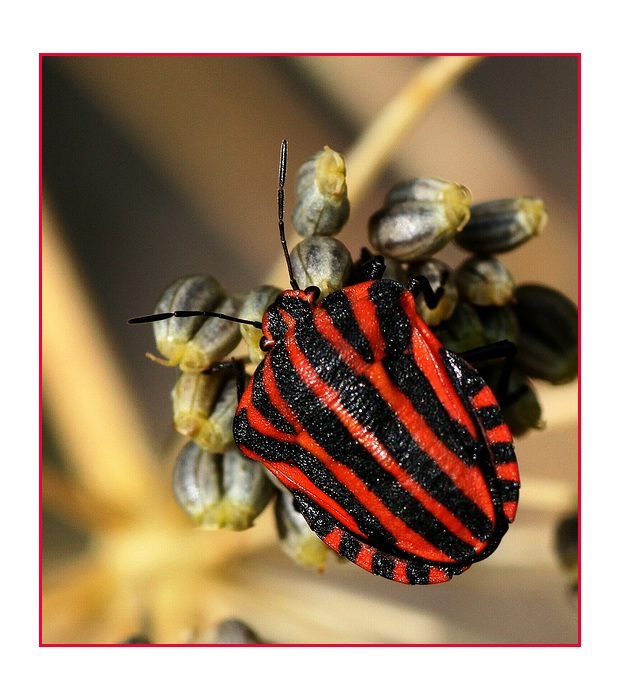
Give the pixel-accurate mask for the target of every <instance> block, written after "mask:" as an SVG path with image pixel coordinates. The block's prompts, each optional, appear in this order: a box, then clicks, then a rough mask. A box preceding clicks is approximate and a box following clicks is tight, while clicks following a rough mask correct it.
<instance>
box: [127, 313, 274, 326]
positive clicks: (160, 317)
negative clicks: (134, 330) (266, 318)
mask: <svg viewBox="0 0 620 700" xmlns="http://www.w3.org/2000/svg"><path fill="white" fill-rule="evenodd" d="M190 316H209V317H211V318H223V319H224V320H225V321H234V322H235V323H246V324H247V325H248V326H254V328H262V327H263V324H262V323H261V322H260V321H248V319H246V318H237V317H236V316H229V315H228V314H220V313H218V312H217V311H166V312H164V313H161V314H149V315H148V316H136V318H130V319H129V321H127V323H131V324H135V323H153V322H154V321H165V320H166V319H167V318H173V317H175V318H188V317H190Z"/></svg>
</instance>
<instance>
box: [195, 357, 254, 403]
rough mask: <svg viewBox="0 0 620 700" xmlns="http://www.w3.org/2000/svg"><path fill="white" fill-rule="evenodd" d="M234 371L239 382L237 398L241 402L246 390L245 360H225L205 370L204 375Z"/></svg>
mask: <svg viewBox="0 0 620 700" xmlns="http://www.w3.org/2000/svg"><path fill="white" fill-rule="evenodd" d="M226 370H232V371H233V372H234V374H235V379H236V380H237V398H238V399H239V400H241V396H242V395H243V392H244V390H245V360H244V359H242V358H232V359H230V360H223V361H222V362H218V363H217V364H215V365H212V366H211V367H209V368H208V369H205V370H203V372H202V373H203V374H215V373H216V372H224V371H226Z"/></svg>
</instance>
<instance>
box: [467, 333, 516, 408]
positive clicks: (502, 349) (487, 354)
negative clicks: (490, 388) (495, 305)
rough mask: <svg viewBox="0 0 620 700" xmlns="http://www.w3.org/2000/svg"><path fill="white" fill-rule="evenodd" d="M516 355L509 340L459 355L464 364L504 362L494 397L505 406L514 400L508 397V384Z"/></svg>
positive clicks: (514, 348) (513, 346) (514, 346)
mask: <svg viewBox="0 0 620 700" xmlns="http://www.w3.org/2000/svg"><path fill="white" fill-rule="evenodd" d="M516 353H517V346H516V345H515V344H514V343H511V342H510V341H509V340H500V341H498V342H497V343H490V344H489V345H482V346H481V347H479V348H472V349H471V350H465V352H462V353H460V356H461V357H462V358H463V359H464V360H465V361H466V362H470V363H475V362H483V361H485V360H501V359H503V360H504V362H503V363H502V367H501V371H500V375H499V379H498V382H497V389H496V391H495V396H496V398H497V400H498V401H499V403H500V404H505V403H506V402H507V401H508V400H509V399H512V398H515V397H509V395H508V383H509V382H510V375H511V373H512V365H513V361H514V357H515V355H516Z"/></svg>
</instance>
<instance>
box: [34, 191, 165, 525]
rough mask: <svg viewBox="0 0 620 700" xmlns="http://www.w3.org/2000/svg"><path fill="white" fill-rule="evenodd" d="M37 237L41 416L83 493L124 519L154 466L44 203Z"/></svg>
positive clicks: (116, 369) (149, 480)
mask: <svg viewBox="0 0 620 700" xmlns="http://www.w3.org/2000/svg"><path fill="white" fill-rule="evenodd" d="M42 234H43V240H42V290H43V302H42V307H43V308H42V322H43V323H42V326H43V330H42V346H43V353H42V364H43V388H44V394H43V396H44V399H45V406H46V410H48V411H49V414H50V418H51V420H52V422H53V425H54V428H55V430H56V433H57V435H58V436H59V438H60V440H61V442H62V445H63V449H64V450H65V451H66V455H67V457H68V461H69V463H70V466H71V469H72V470H73V471H74V473H75V474H76V476H77V477H78V480H79V482H80V483H81V485H82V486H83V488H84V489H85V490H86V491H87V492H89V493H91V494H92V495H93V496H94V497H95V498H97V499H99V500H102V501H104V502H107V503H109V504H111V505H112V506H113V507H116V508H117V509H120V510H126V511H128V512H129V511H131V510H132V509H133V508H135V503H136V501H138V502H139V500H140V498H141V497H143V496H144V493H145V492H146V491H147V490H148V488H149V484H152V478H151V475H150V473H149V466H150V465H152V464H155V463H156V460H157V458H156V456H155V455H154V454H153V452H152V451H151V450H150V449H149V446H148V441H147V437H146V433H145V431H144V430H143V427H142V424H141V422H140V419H139V417H138V413H137V410H136V409H135V406H134V402H133V400H132V397H131V396H130V394H129V392H128V391H127V388H126V386H125V381H124V379H123V376H122V372H121V371H120V369H119V367H118V366H117V364H116V363H115V361H114V358H113V356H112V352H111V350H110V348H109V345H108V344H107V343H106V339H105V334H104V332H103V330H102V328H101V327H100V326H99V324H98V322H97V318H96V313H95V311H94V309H93V308H92V307H91V306H90V304H89V303H88V300H87V293H86V290H85V289H84V288H83V286H82V284H81V283H80V280H79V279H78V275H77V273H76V270H75V266H74V265H72V263H71V261H70V259H69V255H68V253H67V251H66V250H65V248H64V246H63V244H62V242H61V237H60V235H59V233H58V230H57V226H56V223H55V221H54V219H53V216H52V214H51V212H50V210H49V208H48V206H47V205H46V202H45V200H44V206H43V222H42Z"/></svg>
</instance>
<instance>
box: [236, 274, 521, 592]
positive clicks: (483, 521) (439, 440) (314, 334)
mask: <svg viewBox="0 0 620 700" xmlns="http://www.w3.org/2000/svg"><path fill="white" fill-rule="evenodd" d="M317 296H318V295H317V292H316V290H315V289H314V288H310V289H309V290H290V291H286V292H283V293H282V294H281V295H280V297H279V298H278V299H277V300H276V302H275V303H274V304H273V305H272V306H271V307H270V308H269V309H268V311H267V313H266V315H265V319H264V322H263V332H264V338H265V341H264V343H263V345H264V346H265V347H266V348H267V350H268V352H267V355H266V357H265V359H264V360H263V361H262V362H261V364H260V365H259V366H258V368H257V370H256V371H255V373H254V375H253V377H252V378H251V380H250V383H249V385H248V387H247V388H246V390H245V392H244V394H243V396H242V397H241V400H240V402H239V407H238V409H237V413H236V416H235V419H234V422H233V434H234V437H235V441H236V443H237V445H238V447H239V449H240V450H241V451H242V452H243V453H244V454H245V455H246V456H248V457H251V458H252V459H255V460H258V461H260V462H262V463H263V464H264V465H265V466H266V467H267V469H269V471H271V473H272V474H274V475H275V476H276V477H277V478H278V479H279V480H280V481H281V482H282V483H283V484H284V485H285V486H286V487H287V488H288V489H289V490H290V491H291V492H292V493H293V495H294V498H295V505H296V507H297V508H298V510H299V511H300V512H301V513H302V514H303V515H304V517H305V518H306V520H307V522H308V523H309V525H310V527H311V528H312V529H313V530H314V531H315V532H316V533H317V534H318V535H319V537H321V539H323V541H324V542H325V543H326V544H328V545H329V546H330V547H332V549H334V550H335V551H336V552H338V554H340V555H342V556H345V557H347V558H348V559H350V560H351V561H353V562H354V563H355V564H357V565H358V566H360V567H362V568H364V569H366V570H368V571H371V572H372V573H374V574H378V575H381V576H384V577H386V578H389V579H392V580H395V581H399V582H402V583H410V584H426V583H439V582H442V581H447V580H449V579H450V578H452V576H453V575H455V574H460V573H462V572H463V571H465V570H466V569H467V568H469V567H470V566H471V565H472V564H473V563H475V562H477V561H479V560H481V559H484V558H486V557H487V556H488V555H489V554H491V553H492V552H493V551H494V550H495V548H496V547H497V545H498V544H499V542H500V540H501V539H502V537H503V535H504V534H505V532H506V530H507V527H508V524H509V523H510V522H511V521H512V520H513V519H514V515H515V512H516V505H517V496H518V486H519V475H518V469H517V463H516V458H515V454H514V448H513V443H512V438H511V436H510V431H509V430H508V428H507V426H506V423H505V421H504V420H503V418H502V414H501V412H500V410H499V407H498V404H497V401H496V399H495V397H494V395H493V394H492V392H491V390H490V389H489V387H488V386H487V385H486V384H485V383H484V382H483V380H482V378H481V377H480V375H479V374H478V373H477V372H476V371H475V370H474V369H473V368H472V367H471V366H470V365H469V364H467V363H466V362H465V361H464V360H463V359H461V358H460V357H459V356H458V355H456V354H454V353H451V352H450V351H448V350H446V349H445V348H444V347H443V346H442V345H441V344H440V343H439V341H438V340H437V339H436V338H435V336H434V335H433V334H432V333H431V331H430V330H429V328H428V326H426V324H425V323H424V321H422V319H421V318H420V317H419V316H418V315H417V312H416V307H415V294H414V292H413V291H412V290H410V289H408V288H405V287H403V286H402V285H401V284H399V283H398V282H395V281H392V280H387V279H386V280H383V279H371V280H368V281H366V282H362V283H359V284H356V285H352V286H350V287H345V288H344V289H341V290H338V291H336V292H333V293H332V294H330V295H328V296H327V297H326V298H325V299H324V300H323V301H322V302H320V303H316V297H317Z"/></svg>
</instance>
